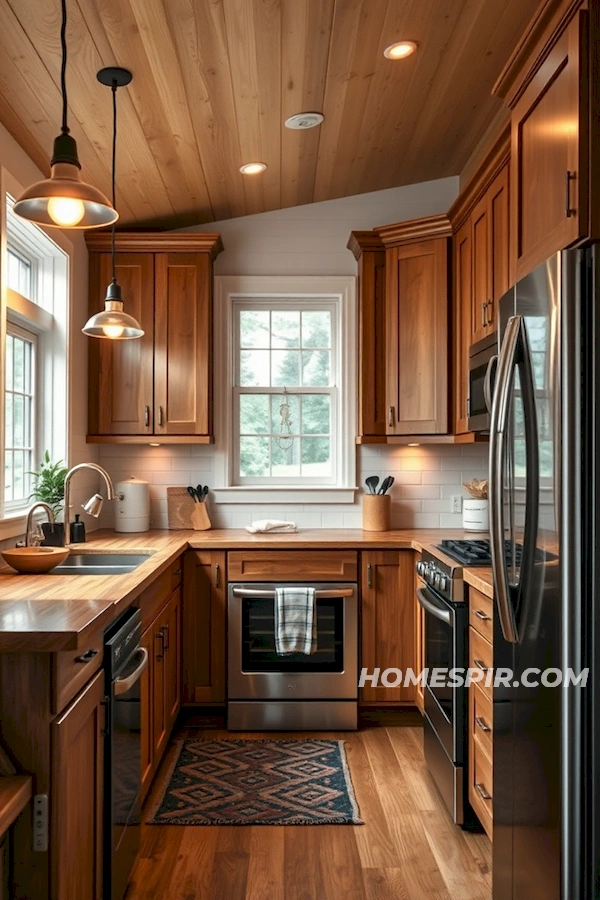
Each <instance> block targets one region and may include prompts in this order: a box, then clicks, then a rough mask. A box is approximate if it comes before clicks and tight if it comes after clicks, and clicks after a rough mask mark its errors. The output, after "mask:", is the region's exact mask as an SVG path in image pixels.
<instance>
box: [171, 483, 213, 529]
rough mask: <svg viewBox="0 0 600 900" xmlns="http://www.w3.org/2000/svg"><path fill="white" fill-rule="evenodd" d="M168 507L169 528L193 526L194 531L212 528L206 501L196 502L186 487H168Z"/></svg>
mask: <svg viewBox="0 0 600 900" xmlns="http://www.w3.org/2000/svg"><path fill="white" fill-rule="evenodd" d="M167 509H168V514H169V528H182V529H186V530H187V529H188V528H193V529H194V531H208V529H209V528H212V524H211V521H210V517H209V515H208V509H207V506H206V501H204V503H196V502H195V501H194V500H192V498H191V497H190V495H189V494H188V492H187V488H185V487H168V488H167Z"/></svg>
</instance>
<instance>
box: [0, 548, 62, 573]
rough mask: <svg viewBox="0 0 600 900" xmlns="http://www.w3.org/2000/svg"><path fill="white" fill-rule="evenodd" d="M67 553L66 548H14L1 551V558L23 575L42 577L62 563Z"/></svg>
mask: <svg viewBox="0 0 600 900" xmlns="http://www.w3.org/2000/svg"><path fill="white" fill-rule="evenodd" d="M69 552H70V551H69V548H68V547H15V548H14V550H3V551H2V557H3V559H4V561H5V562H7V563H8V564H9V566H12V568H13V569H16V570H17V572H21V574H23V575H43V574H44V572H49V571H50V569H53V568H54V566H58V565H59V564H60V563H61V562H64V561H65V559H66V558H67V556H68V555H69Z"/></svg>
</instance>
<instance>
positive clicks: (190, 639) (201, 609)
mask: <svg viewBox="0 0 600 900" xmlns="http://www.w3.org/2000/svg"><path fill="white" fill-rule="evenodd" d="M226 598H227V571H226V557H225V553H224V552H221V551H215V550H209V551H203V550H202V551H200V550H191V551H189V552H188V553H186V555H185V562H184V593H183V701H184V703H224V702H225V693H226V683H227V673H226V659H227V655H226V643H225V639H226V635H225V620H226Z"/></svg>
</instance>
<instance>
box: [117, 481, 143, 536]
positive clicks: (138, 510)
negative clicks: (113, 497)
mask: <svg viewBox="0 0 600 900" xmlns="http://www.w3.org/2000/svg"><path fill="white" fill-rule="evenodd" d="M115 491H116V494H117V502H116V512H115V531H149V530H150V491H149V488H148V482H147V481H142V480H141V479H140V478H136V477H135V475H132V476H131V478H128V479H127V481H120V482H119V483H118V484H117V485H115Z"/></svg>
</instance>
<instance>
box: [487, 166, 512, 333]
mask: <svg viewBox="0 0 600 900" xmlns="http://www.w3.org/2000/svg"><path fill="white" fill-rule="evenodd" d="M486 196H487V201H488V216H489V239H490V251H489V257H490V271H489V294H490V301H491V302H490V304H489V306H488V308H487V316H486V324H487V332H488V334H491V332H492V331H495V329H496V328H497V327H498V314H497V313H498V301H499V300H500V298H501V297H502V295H503V294H505V293H506V291H507V290H508V288H509V285H510V272H509V253H508V248H509V218H508V206H509V204H508V163H507V164H506V165H505V166H504V167H503V168H502V169H501V170H500V172H498V174H497V175H496V177H495V178H494V180H493V181H492V183H491V184H490V186H489V188H488V189H487V191H486Z"/></svg>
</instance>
